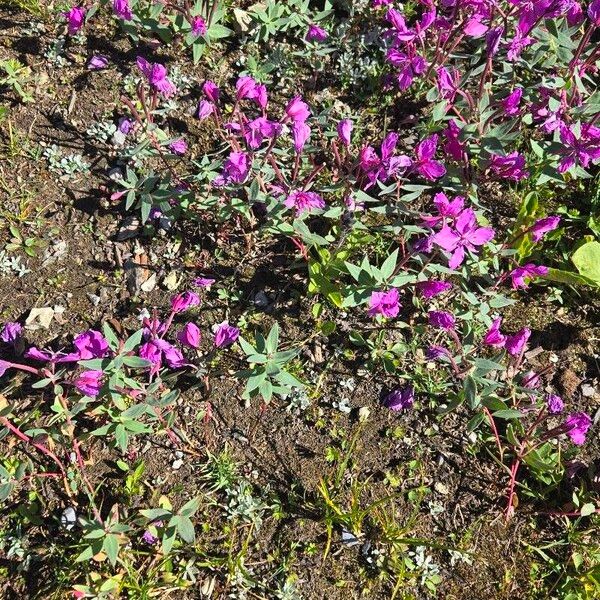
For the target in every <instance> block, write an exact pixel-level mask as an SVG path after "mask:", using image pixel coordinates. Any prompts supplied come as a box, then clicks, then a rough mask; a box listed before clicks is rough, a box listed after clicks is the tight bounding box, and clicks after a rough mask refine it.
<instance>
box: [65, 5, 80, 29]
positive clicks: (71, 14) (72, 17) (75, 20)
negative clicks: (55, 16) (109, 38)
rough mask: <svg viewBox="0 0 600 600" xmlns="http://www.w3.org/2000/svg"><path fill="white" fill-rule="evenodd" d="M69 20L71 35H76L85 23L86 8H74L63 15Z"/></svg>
mask: <svg viewBox="0 0 600 600" xmlns="http://www.w3.org/2000/svg"><path fill="white" fill-rule="evenodd" d="M62 16H63V17H65V18H66V19H67V22H68V32H69V35H75V34H76V33H77V32H78V31H79V30H80V29H81V28H82V27H83V24H84V22H85V8H82V7H81V6H74V7H73V8H71V9H70V10H69V11H67V12H64V13H62Z"/></svg>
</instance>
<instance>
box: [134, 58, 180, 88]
mask: <svg viewBox="0 0 600 600" xmlns="http://www.w3.org/2000/svg"><path fill="white" fill-rule="evenodd" d="M137 66H138V68H139V70H140V71H141V72H142V73H143V74H144V75H145V76H146V78H147V79H148V83H149V84H150V86H151V87H152V88H154V89H155V90H156V91H158V92H160V93H161V94H162V95H163V96H164V97H165V98H169V97H170V96H172V95H173V94H175V92H176V91H177V89H176V88H175V86H174V85H173V83H172V82H171V81H170V80H169V78H168V77H167V69H166V68H165V67H164V66H163V65H161V64H158V63H150V62H148V61H147V60H146V59H145V58H142V57H141V56H138V58H137Z"/></svg>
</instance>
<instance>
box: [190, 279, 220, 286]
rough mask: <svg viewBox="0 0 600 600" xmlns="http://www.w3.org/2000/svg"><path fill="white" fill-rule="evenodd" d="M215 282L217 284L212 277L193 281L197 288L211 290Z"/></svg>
mask: <svg viewBox="0 0 600 600" xmlns="http://www.w3.org/2000/svg"><path fill="white" fill-rule="evenodd" d="M214 282H215V280H214V279H211V278H210V277H198V278H196V279H194V281H192V283H193V284H194V285H195V286H196V287H203V288H209V287H210V286H211V285H212V284H213V283H214Z"/></svg>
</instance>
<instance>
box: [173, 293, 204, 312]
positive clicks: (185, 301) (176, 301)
mask: <svg viewBox="0 0 600 600" xmlns="http://www.w3.org/2000/svg"><path fill="white" fill-rule="evenodd" d="M199 304H200V298H199V297H198V295H197V294H195V293H194V292H183V293H181V294H177V295H175V296H173V298H171V310H172V311H173V312H175V313H180V312H183V311H184V310H187V309H188V308H191V307H192V306H198V305H199Z"/></svg>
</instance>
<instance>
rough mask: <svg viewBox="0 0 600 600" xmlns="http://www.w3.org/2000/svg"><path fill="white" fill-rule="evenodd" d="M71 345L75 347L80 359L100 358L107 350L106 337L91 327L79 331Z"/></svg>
mask: <svg viewBox="0 0 600 600" xmlns="http://www.w3.org/2000/svg"><path fill="white" fill-rule="evenodd" d="M73 345H74V346H75V348H77V351H78V353H79V356H80V360H88V359H91V358H102V357H104V356H106V355H107V354H108V352H109V346H108V342H107V341H106V338H105V337H104V336H103V335H102V334H101V333H100V332H99V331H95V330H93V329H89V330H88V331H84V332H83V333H80V334H79V335H78V336H77V337H76V338H75V339H74V340H73Z"/></svg>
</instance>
